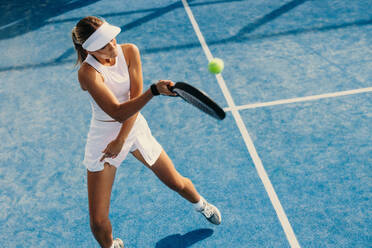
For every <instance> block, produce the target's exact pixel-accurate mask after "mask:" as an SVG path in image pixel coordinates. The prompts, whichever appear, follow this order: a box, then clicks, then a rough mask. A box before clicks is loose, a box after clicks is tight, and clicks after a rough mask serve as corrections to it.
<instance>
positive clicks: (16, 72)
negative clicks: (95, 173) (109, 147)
mask: <svg viewBox="0 0 372 248" xmlns="http://www.w3.org/2000/svg"><path fill="white" fill-rule="evenodd" d="M0 6H1V10H0V16H1V17H0V52H1V54H2V59H1V61H0V137H1V143H0V210H1V211H0V247H17V248H18V247H99V246H98V243H97V242H96V241H95V239H94V237H93V235H92V234H91V232H90V228H89V213H88V198H87V187H86V169H85V167H84V166H83V165H82V160H83V156H84V147H85V142H86V135H87V132H88V128H89V122H90V117H91V109H90V105H89V97H88V95H87V93H86V92H83V91H81V90H80V86H79V83H78V81H77V69H78V68H77V67H74V63H75V60H76V55H75V51H74V49H73V46H72V41H71V29H72V28H73V27H74V25H75V24H76V23H77V22H78V21H79V20H80V19H81V18H83V17H85V16H88V15H96V16H102V17H104V18H105V19H106V20H107V21H109V22H110V23H112V24H114V25H117V26H120V27H121V28H122V29H123V32H122V33H121V34H120V35H119V36H118V37H117V39H118V42H119V43H135V44H136V45H137V46H138V47H139V49H140V51H141V55H142V66H143V76H144V88H145V89H147V88H148V87H149V86H150V84H152V83H154V82H156V81H157V80H158V79H171V80H173V81H186V82H189V83H191V84H193V85H194V86H196V87H198V88H200V89H202V90H203V91H205V92H207V93H208V95H209V96H211V97H212V98H213V99H214V100H215V101H216V102H218V103H219V104H220V105H222V106H223V108H225V110H226V112H227V117H226V119H225V120H223V121H216V120H214V119H212V118H210V117H209V116H207V115H205V114H203V113H202V112H200V111H199V110H197V109H195V108H193V107H192V106H191V105H188V104H186V103H184V102H183V101H182V100H181V99H178V98H177V99H176V98H170V97H165V96H161V97H157V98H154V99H153V100H151V102H150V103H149V104H148V105H146V106H145V108H144V109H143V110H142V113H143V115H144V116H145V117H146V119H147V120H148V122H149V125H150V127H151V129H152V132H153V134H154V136H155V137H156V138H157V139H158V141H159V142H160V143H161V144H162V146H163V147H164V149H165V151H166V152H167V153H168V154H169V156H170V157H171V158H172V160H173V162H174V164H175V166H176V168H177V169H178V170H179V171H180V172H181V174H182V175H184V176H186V177H189V178H190V179H191V180H192V181H193V182H194V184H195V186H196V187H197V189H198V191H199V192H200V193H201V194H202V195H203V196H205V198H206V199H208V200H209V201H210V202H212V203H213V204H215V205H216V206H218V207H219V209H220V211H221V213H222V224H221V225H220V226H213V225H211V224H209V223H208V222H207V221H206V220H205V219H204V218H203V217H202V216H201V215H200V214H198V213H196V212H195V211H194V210H193V209H192V206H191V205H190V204H189V203H188V202H187V201H186V200H184V199H183V198H181V197H180V196H179V195H178V194H176V193H174V192H173V191H171V190H169V189H168V188H166V187H165V186H164V185H163V184H162V183H161V182H160V181H159V180H158V179H157V178H156V177H155V176H154V175H153V174H152V172H151V171H150V170H148V169H147V168H145V167H144V166H143V165H142V164H140V163H139V162H138V161H137V160H135V159H134V158H133V157H132V156H129V157H128V159H127V160H126V161H124V162H123V164H122V165H121V167H120V168H119V170H118V171H117V175H116V179H115V184H114V188H113V192H112V200H111V209H110V218H111V222H112V225H113V231H114V237H120V238H122V239H123V240H124V242H125V247H139V248H147V247H156V248H165V247H180V248H185V247H203V248H207V247H208V248H210V247H213V248H214V247H218V248H219V247H244V248H245V247H316V248H318V247H337V248H339V247H363V248H364V247H372V208H371V206H372V134H371V133H372V125H371V123H372V70H371V68H372V49H371V48H372V25H371V24H372V5H371V2H370V1H368V0H358V1H347V0H333V1H331V0H313V1H310V0H309V1H306V0H261V1H253V0H245V1H243V0H198V1H196V0H195V1H187V2H186V1H183V2H182V1H171V0H157V1H144V0H128V1H120V0H54V1H51V0H35V1H20V0H14V1H2V2H1V5H0ZM195 30H200V33H199V32H196V31H195ZM199 39H201V40H203V39H204V40H205V44H204V43H203V42H201V41H200V40H199ZM202 44H203V45H202ZM209 52H210V54H209ZM208 54H209V55H208ZM211 56H213V57H219V58H222V59H223V60H224V62H225V70H224V71H223V72H222V74H221V75H218V76H217V77H216V76H215V75H212V74H210V73H209V72H208V70H207V64H208V59H210V58H211Z"/></svg>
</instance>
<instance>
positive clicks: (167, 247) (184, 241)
mask: <svg viewBox="0 0 372 248" xmlns="http://www.w3.org/2000/svg"><path fill="white" fill-rule="evenodd" d="M212 234H213V230H212V229H209V228H204V229H197V230H194V231H191V232H188V233H186V234H184V235H181V234H179V233H178V234H172V235H169V236H167V237H165V238H163V239H161V240H159V241H158V242H157V243H156V245H155V248H186V247H190V246H192V245H193V244H195V243H197V242H200V241H202V240H204V239H206V238H208V237H210V236H212Z"/></svg>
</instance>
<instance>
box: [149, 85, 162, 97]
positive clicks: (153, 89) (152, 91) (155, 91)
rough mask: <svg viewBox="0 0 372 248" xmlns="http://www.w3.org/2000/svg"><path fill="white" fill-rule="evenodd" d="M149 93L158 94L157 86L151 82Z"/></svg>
mask: <svg viewBox="0 0 372 248" xmlns="http://www.w3.org/2000/svg"><path fill="white" fill-rule="evenodd" d="M150 89H151V93H152V94H153V95H154V96H158V95H160V93H159V91H158V88H156V84H152V85H151V87H150Z"/></svg>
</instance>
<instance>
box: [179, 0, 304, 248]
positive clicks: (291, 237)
mask: <svg viewBox="0 0 372 248" xmlns="http://www.w3.org/2000/svg"><path fill="white" fill-rule="evenodd" d="M182 3H183V6H184V8H185V10H186V13H187V15H188V17H189V19H190V21H191V24H192V26H193V28H194V30H195V33H196V35H197V36H198V39H199V41H200V44H201V45H202V48H203V51H204V53H205V55H206V56H207V58H208V60H209V61H210V60H211V59H212V58H213V55H212V53H211V52H210V50H209V48H208V46H207V43H206V42H205V40H204V37H203V35H202V33H201V32H200V29H199V26H198V24H197V22H196V20H195V18H194V15H193V14H192V12H191V9H190V7H189V5H188V3H187V1H186V0H182ZM216 78H217V81H218V84H219V86H220V87H221V90H222V92H223V94H224V96H225V98H226V101H227V103H228V106H229V107H230V108H231V112H232V115H233V117H234V119H235V122H236V124H237V125H238V127H239V130H240V133H241V135H242V136H243V139H244V142H245V145H246V147H247V149H248V151H249V154H250V155H251V157H252V160H253V163H254V165H255V167H256V170H257V172H258V175H259V177H260V179H261V181H262V183H263V185H264V187H265V189H266V192H267V194H268V196H269V198H270V201H271V204H272V205H273V207H274V209H275V212H276V214H277V216H278V219H279V221H280V223H281V225H282V228H283V230H284V232H285V235H286V236H287V239H288V242H289V244H290V246H291V247H292V248H297V247H300V245H299V243H298V241H297V238H296V235H295V234H294V232H293V229H292V226H291V224H290V223H289V221H288V218H287V215H286V214H285V212H284V209H283V207H282V205H281V203H280V201H279V198H278V196H277V195H276V193H275V190H274V188H273V186H272V184H271V182H270V179H269V177H268V175H267V173H266V171H265V168H264V167H263V165H262V161H261V159H260V157H259V156H258V154H257V151H256V148H255V146H254V144H253V141H252V139H251V137H250V136H249V133H248V131H247V128H246V126H245V124H244V122H243V120H242V118H241V116H240V114H239V112H238V111H237V110H236V109H235V103H234V100H233V99H232V97H231V94H230V92H229V90H228V88H227V86H226V83H225V80H224V79H223V77H222V75H221V74H218V75H216Z"/></svg>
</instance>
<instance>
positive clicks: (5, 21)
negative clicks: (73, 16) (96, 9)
mask: <svg viewBox="0 0 372 248" xmlns="http://www.w3.org/2000/svg"><path fill="white" fill-rule="evenodd" d="M98 1H100V0H74V1H71V0H70V1H69V0H33V1H24V0H13V1H6V3H4V1H3V2H2V3H1V5H0V6H1V19H0V40H3V39H10V38H13V37H16V36H19V35H23V34H25V33H28V32H31V31H34V30H36V29H39V28H41V27H43V26H45V25H47V24H48V23H47V20H48V19H50V18H52V17H55V16H58V15H61V14H63V13H65V12H68V11H71V10H73V9H78V8H82V7H84V6H87V5H90V4H92V3H95V2H98Z"/></svg>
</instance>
